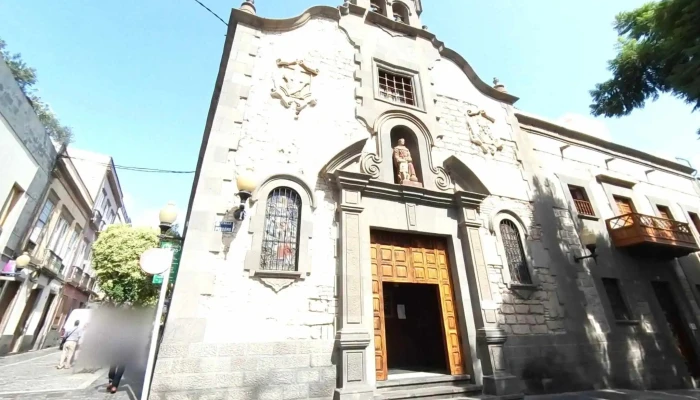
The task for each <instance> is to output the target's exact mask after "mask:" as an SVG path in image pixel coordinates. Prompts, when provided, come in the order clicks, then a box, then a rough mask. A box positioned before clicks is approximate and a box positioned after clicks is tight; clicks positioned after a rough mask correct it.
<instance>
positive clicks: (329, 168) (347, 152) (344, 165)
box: [320, 138, 367, 176]
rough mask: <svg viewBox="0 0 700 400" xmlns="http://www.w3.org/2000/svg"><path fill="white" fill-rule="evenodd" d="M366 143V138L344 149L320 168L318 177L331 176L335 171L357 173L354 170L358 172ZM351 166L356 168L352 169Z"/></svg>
mask: <svg viewBox="0 0 700 400" xmlns="http://www.w3.org/2000/svg"><path fill="white" fill-rule="evenodd" d="M366 142H367V138H363V139H360V140H357V141H356V142H354V143H351V144H350V145H349V146H347V147H345V148H344V149H343V150H341V151H340V152H339V153H338V154H336V155H335V156H334V157H333V158H331V160H330V161H328V162H327V163H326V165H324V166H323V168H321V172H320V175H321V176H325V175H333V174H334V173H335V172H336V171H347V170H350V171H352V172H357V171H354V169H357V170H358V171H359V163H360V157H361V155H362V149H363V148H364V146H365V143H366ZM353 166H357V168H353Z"/></svg>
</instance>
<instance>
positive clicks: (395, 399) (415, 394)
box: [374, 384, 482, 400]
mask: <svg viewBox="0 0 700 400" xmlns="http://www.w3.org/2000/svg"><path fill="white" fill-rule="evenodd" d="M481 394H482V387H481V386H479V385H473V384H465V385H464V386H452V385H443V386H430V387H421V386H417V385H409V386H408V387H403V388H400V389H397V388H392V389H391V390H382V389H379V390H378V391H377V394H375V396H374V399H375V400H402V399H460V398H461V399H468V398H472V399H474V398H479V397H480V396H481Z"/></svg>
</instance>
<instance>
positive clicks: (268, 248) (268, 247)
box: [260, 187, 301, 271]
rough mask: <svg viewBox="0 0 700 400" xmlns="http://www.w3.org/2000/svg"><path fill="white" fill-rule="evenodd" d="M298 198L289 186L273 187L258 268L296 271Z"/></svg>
mask: <svg viewBox="0 0 700 400" xmlns="http://www.w3.org/2000/svg"><path fill="white" fill-rule="evenodd" d="M300 214H301V198H300V197H299V194H298V193H297V192H296V191H295V190H293V189H291V188H288V187H278V188H275V189H274V190H273V191H272V192H270V195H269V196H268V198H267V204H266V208H265V235H264V236H263V241H262V255H261V260H260V269H261V270H267V271H296V270H297V269H298V265H297V261H298V254H297V249H298V248H299V228H300V225H299V224H300V223H301V219H300Z"/></svg>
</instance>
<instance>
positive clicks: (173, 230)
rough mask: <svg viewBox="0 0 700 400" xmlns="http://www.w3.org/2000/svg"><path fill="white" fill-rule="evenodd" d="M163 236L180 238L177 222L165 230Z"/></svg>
mask: <svg viewBox="0 0 700 400" xmlns="http://www.w3.org/2000/svg"><path fill="white" fill-rule="evenodd" d="M165 236H169V237H173V238H178V239H179V238H181V237H182V235H180V225H179V224H173V225H172V226H171V227H170V229H168V231H167V232H165Z"/></svg>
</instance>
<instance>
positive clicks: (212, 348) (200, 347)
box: [187, 343, 219, 358]
mask: <svg viewBox="0 0 700 400" xmlns="http://www.w3.org/2000/svg"><path fill="white" fill-rule="evenodd" d="M218 347H219V346H218V345H217V344H214V343H192V344H191V345H190V347H189V349H188V351H187V355H188V356H189V357H192V358H201V357H214V356H216V352H217V350H218Z"/></svg>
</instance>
